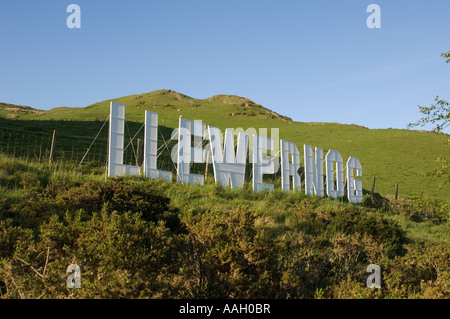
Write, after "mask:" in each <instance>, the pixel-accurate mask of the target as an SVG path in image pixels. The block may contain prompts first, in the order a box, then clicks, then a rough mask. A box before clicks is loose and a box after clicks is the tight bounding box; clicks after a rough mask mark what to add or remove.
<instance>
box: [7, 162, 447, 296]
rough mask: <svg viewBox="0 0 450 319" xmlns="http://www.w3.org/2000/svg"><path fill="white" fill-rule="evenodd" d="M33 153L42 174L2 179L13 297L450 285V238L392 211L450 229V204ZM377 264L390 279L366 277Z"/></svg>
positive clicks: (290, 292) (411, 291) (440, 289)
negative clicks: (137, 170) (70, 167)
mask: <svg viewBox="0 0 450 319" xmlns="http://www.w3.org/2000/svg"><path fill="white" fill-rule="evenodd" d="M8 165H9V164H8ZM24 165H25V166H24V167H23V169H24V170H25V171H27V172H29V173H30V174H32V175H33V176H35V177H36V179H34V178H30V180H31V181H33V180H34V182H33V183H31V184H23V183H22V182H20V178H18V177H17V178H16V177H13V178H12V177H11V178H10V177H8V176H9V175H8V174H12V175H14V174H18V173H14V172H11V171H10V172H9V173H5V175H4V176H3V177H2V178H3V181H6V180H9V181H12V180H16V181H17V182H14V183H11V182H8V183H6V182H2V183H4V184H2V187H3V188H2V190H3V193H2V194H4V198H2V199H1V201H0V205H1V206H0V293H1V297H3V298H449V297H450V292H449V289H448V287H449V284H450V275H449V274H450V264H449V262H448V261H449V259H450V246H449V245H448V242H447V243H446V242H445V241H443V243H429V242H413V241H412V240H411V238H409V237H408V233H407V231H406V230H405V229H403V228H402V226H400V224H399V223H397V222H396V221H395V219H393V218H391V217H390V216H402V217H404V218H407V219H408V220H409V221H411V222H416V221H414V220H415V219H414V218H413V217H411V216H413V215H414V214H413V215H411V214H410V212H411V211H415V212H420V216H421V218H422V219H421V220H424V219H426V220H430V221H431V220H432V222H433V223H437V224H439V226H440V227H445V226H446V225H447V224H446V219H445V218H444V217H442V216H441V215H440V214H442V210H443V209H445V207H447V206H445V205H447V204H446V203H441V204H442V206H439V207H438V203H437V202H432V201H430V202H426V201H423V200H421V201H420V202H418V200H417V199H411V200H397V201H394V200H387V199H383V201H382V203H383V207H381V206H379V207H375V206H376V205H375V206H374V203H373V202H371V203H367V204H361V205H352V204H350V203H347V202H344V201H340V200H333V199H328V198H318V197H308V196H305V195H304V194H302V193H300V192H298V193H297V192H293V193H284V192H281V191H280V192H269V193H265V192H261V193H253V192H252V191H251V188H250V187H249V186H248V185H246V186H245V187H244V188H243V189H241V190H233V189H227V188H222V187H220V186H218V185H216V184H214V183H211V182H207V183H206V184H205V186H203V187H200V186H196V185H193V186H190V185H181V184H177V183H173V184H171V183H167V182H163V181H160V180H145V179H141V178H140V177H128V178H117V179H108V180H107V181H105V180H104V179H103V178H95V177H94V178H92V177H89V176H79V175H70V174H66V175H61V174H60V175H57V174H55V173H54V172H51V171H46V170H45V169H44V171H43V172H41V171H40V169H39V167H35V168H36V169H33V168H27V167H28V166H27V165H26V163H25V164H24ZM0 169H3V167H2V165H0ZM7 171H8V170H5V169H4V170H3V172H7ZM39 176H41V177H42V180H40V177H39ZM38 177H39V178H38ZM14 185H15V186H14ZM25 185H27V186H25ZM14 192H18V193H14ZM375 204H376V203H375ZM437 216H441V217H437ZM419 222H421V221H417V223H419ZM373 263H374V264H378V265H379V266H380V267H381V269H382V287H381V289H369V288H367V287H366V279H367V276H368V274H367V273H366V269H367V266H368V265H369V264H373ZM70 264H77V265H79V266H80V268H81V288H80V289H70V288H68V287H67V285H66V280H67V277H68V274H67V273H66V269H67V266H69V265H70Z"/></svg>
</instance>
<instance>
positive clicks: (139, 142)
mask: <svg viewBox="0 0 450 319" xmlns="http://www.w3.org/2000/svg"><path fill="white" fill-rule="evenodd" d="M141 145H142V140H141V139H140V138H138V139H137V151H136V166H140V164H141V163H142V160H141V157H142V152H141Z"/></svg>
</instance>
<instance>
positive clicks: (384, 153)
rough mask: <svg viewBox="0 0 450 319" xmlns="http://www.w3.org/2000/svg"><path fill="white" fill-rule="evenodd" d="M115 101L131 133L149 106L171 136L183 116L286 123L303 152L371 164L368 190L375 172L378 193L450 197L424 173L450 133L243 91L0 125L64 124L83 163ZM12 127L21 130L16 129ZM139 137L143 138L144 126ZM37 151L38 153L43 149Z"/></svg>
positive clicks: (214, 121) (67, 146) (283, 133)
mask: <svg viewBox="0 0 450 319" xmlns="http://www.w3.org/2000/svg"><path fill="white" fill-rule="evenodd" d="M110 101H114V102H118V103H122V104H125V105H126V119H127V122H128V125H129V131H130V135H134V133H135V132H137V130H138V129H139V128H140V127H141V125H142V124H141V123H143V121H144V110H150V111H153V112H157V113H158V114H159V125H160V129H161V131H162V132H163V133H164V136H165V138H166V139H167V138H169V136H170V132H171V130H172V129H173V128H175V127H177V126H178V119H179V117H180V116H182V117H184V118H188V119H192V120H197V119H201V120H203V122H205V123H207V124H208V125H212V126H216V127H219V128H220V129H222V130H224V129H225V128H227V127H232V128H238V127H241V128H243V129H247V128H250V127H253V128H256V129H258V128H268V129H269V132H270V128H279V132H280V138H281V139H285V140H288V141H292V142H295V143H296V144H297V147H298V148H299V150H300V154H302V153H303V151H302V149H303V144H308V145H311V146H313V147H321V148H323V149H324V152H325V154H326V151H328V150H329V149H335V150H338V151H339V152H340V153H341V154H342V156H343V158H344V161H346V160H347V159H348V157H349V156H354V157H358V158H359V160H360V162H361V165H362V168H363V177H362V181H363V188H365V189H368V190H369V189H371V187H372V181H373V177H376V187H375V190H376V191H377V192H379V193H381V194H383V195H384V196H389V195H394V193H395V184H396V183H398V188H399V195H400V196H402V197H411V196H415V195H421V194H425V195H430V196H432V197H435V198H440V199H450V195H449V194H450V185H448V184H447V185H445V186H444V187H442V188H441V189H438V188H439V185H440V183H441V181H442V179H439V178H437V177H425V176H424V175H423V174H424V173H425V172H427V171H431V170H433V169H434V168H436V167H438V164H437V163H436V162H435V159H436V158H437V157H439V156H448V154H449V151H450V149H449V148H448V146H447V145H445V143H446V142H447V141H448V139H449V136H448V135H446V134H435V133H432V132H424V131H414V130H401V129H376V130H374V129H367V128H365V127H361V126H358V125H342V124H338V123H303V122H295V121H292V120H291V119H289V118H287V117H284V116H282V115H279V114H276V113H274V112H272V111H270V110H268V109H266V108H264V107H263V106H261V105H259V104H257V103H254V102H253V101H251V100H249V99H246V98H241V97H237V96H226V95H219V96H214V97H211V98H209V99H194V98H191V97H187V96H185V95H183V94H180V93H177V92H173V91H170V90H159V91H154V92H150V93H144V94H137V95H131V96H126V97H120V98H115V99H112V100H106V101H102V102H98V103H95V104H93V105H90V106H87V107H85V108H67V107H63V108H55V109H52V110H49V111H40V112H39V111H36V110H34V109H23V108H22V109H21V111H20V112H19V111H16V112H12V111H7V110H6V109H7V108H6V107H5V106H2V105H0V116H2V117H4V118H6V117H11V114H13V115H14V116H15V119H14V120H11V119H0V125H1V127H2V128H6V127H10V128H11V129H14V128H15V129H19V130H29V131H33V132H34V133H35V136H39V137H40V136H42V140H44V142H45V143H44V144H46V145H47V147H49V146H48V144H49V139H50V138H51V133H52V131H53V129H57V131H58V136H59V138H58V147H59V151H60V152H61V151H63V152H64V156H65V157H68V156H69V154H73V152H74V149H73V145H74V141H73V138H71V135H76V136H77V138H76V145H80V146H79V147H78V149H75V152H76V153H77V156H78V158H77V160H78V161H79V160H80V159H81V157H82V155H83V154H84V152H85V151H86V149H87V147H88V146H89V144H90V142H91V141H92V139H93V138H94V136H95V135H96V134H97V132H98V130H99V129H100V128H101V126H102V124H103V122H104V121H105V120H106V119H107V117H108V114H109V104H110ZM9 109H11V106H9ZM8 114H9V115H8ZM9 132H13V133H14V131H12V130H11V131H9ZM21 132H22V131H19V133H18V134H21ZM80 135H81V136H80ZM139 136H143V131H141V132H140V135H139ZM99 138H100V139H99V141H98V142H97V143H96V145H94V154H97V155H95V156H94V159H95V158H96V159H97V160H98V161H99V162H103V163H104V162H105V156H106V151H105V150H106V146H105V145H106V140H107V129H104V132H102V134H101V135H100V136H99ZM39 141H41V140H38V141H37V142H36V141H35V142H34V145H36V144H39ZM82 142H83V143H82ZM31 143H33V142H32V141H31ZM125 143H127V141H126V142H125ZM161 143H162V142H161ZM171 145H173V143H172V144H171ZM10 151H11V150H10ZM28 152H31V151H30V150H28ZM34 152H35V153H36V146H35V147H34ZM24 153H25V151H24ZM166 153H167V152H166ZM126 157H127V160H126V161H128V162H129V163H132V161H133V160H132V158H133V154H132V152H131V148H130V149H129V150H128V154H127V155H126ZM35 158H37V156H35ZM161 159H164V160H165V161H166V163H165V167H161V169H173V165H172V163H170V160H169V155H168V153H167V154H165V155H163V157H162V158H161ZM160 163H161V161H160Z"/></svg>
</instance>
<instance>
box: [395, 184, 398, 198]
mask: <svg viewBox="0 0 450 319" xmlns="http://www.w3.org/2000/svg"><path fill="white" fill-rule="evenodd" d="M397 199H398V183H395V200H397Z"/></svg>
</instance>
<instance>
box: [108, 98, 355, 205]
mask: <svg viewBox="0 0 450 319" xmlns="http://www.w3.org/2000/svg"><path fill="white" fill-rule="evenodd" d="M144 125H145V133H144V161H143V165H142V167H140V166H133V165H126V164H123V153H124V148H123V147H124V141H125V105H123V104H118V103H114V102H111V106H110V122H109V145H108V176H111V177H113V176H124V175H141V172H142V173H143V174H144V175H145V176H146V177H147V178H151V179H160V178H161V179H163V180H166V181H168V182H172V172H168V171H162V170H158V168H157V159H158V154H157V152H158V114H157V113H154V112H150V111H145V123H144ZM235 135H237V145H236V151H235V142H234V136H235ZM224 136H225V137H224V138H223V137H222V133H221V131H220V130H219V129H218V128H216V127H213V126H208V127H206V124H204V123H202V122H201V121H193V120H188V119H184V118H180V119H179V127H178V128H177V129H175V130H174V131H173V133H172V140H176V141H178V143H177V144H176V145H175V146H174V147H173V149H172V161H173V162H174V163H175V164H176V167H177V182H179V183H183V184H200V185H203V184H204V176H203V175H198V174H191V173H190V166H191V163H212V165H213V170H214V178H215V181H216V183H219V184H220V185H222V186H223V187H230V186H231V187H232V188H242V187H243V186H244V181H245V169H246V164H247V163H246V161H247V157H248V158H249V163H251V164H252V173H253V177H252V185H253V191H255V192H258V191H262V190H273V189H274V185H273V184H267V183H263V175H267V174H275V173H276V172H277V171H278V169H279V168H281V188H282V190H283V191H286V192H289V191H291V190H301V188H302V182H301V178H300V175H299V173H298V170H299V169H300V153H299V150H298V148H297V146H296V145H295V143H293V142H289V141H285V140H282V139H281V140H279V144H278V139H276V140H275V139H274V138H269V137H266V136H259V135H257V134H247V133H245V132H242V131H239V132H238V133H237V134H236V133H235V134H233V130H232V129H226V130H225V134H224ZM222 140H223V141H222ZM203 141H208V142H209V144H207V145H206V147H204V148H202V147H201V146H202V143H203ZM192 142H194V146H195V145H196V147H192ZM278 148H279V154H280V155H281V156H280V157H278V156H276V155H275V156H273V155H272V156H268V155H267V151H270V152H271V154H274V153H276V150H278ZM303 151H304V170H305V183H304V188H305V193H306V194H307V195H317V196H319V197H322V196H324V195H325V189H326V194H327V195H328V196H329V197H331V198H340V197H343V196H344V195H345V194H344V162H343V159H342V156H341V154H340V153H339V152H338V151H336V150H329V151H328V153H327V154H326V156H325V173H326V174H325V177H326V178H325V185H324V170H323V162H324V158H323V149H321V148H318V147H315V154H314V152H313V149H312V147H311V146H309V145H304V146H303ZM346 172H347V194H346V195H347V198H348V200H349V201H350V202H352V203H360V202H361V201H362V194H363V192H362V182H361V180H358V179H355V177H360V176H362V168H361V164H360V162H359V160H358V159H357V158H356V157H352V156H351V157H349V158H348V160H347V163H346ZM325 186H326V187H325Z"/></svg>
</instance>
